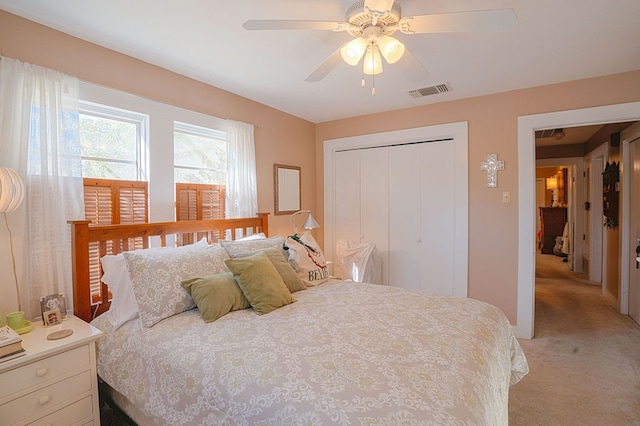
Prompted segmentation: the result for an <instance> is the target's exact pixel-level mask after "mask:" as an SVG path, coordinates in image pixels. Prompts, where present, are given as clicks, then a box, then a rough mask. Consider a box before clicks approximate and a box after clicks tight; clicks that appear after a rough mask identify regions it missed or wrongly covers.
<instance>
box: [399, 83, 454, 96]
mask: <svg viewBox="0 0 640 426" xmlns="http://www.w3.org/2000/svg"><path fill="white" fill-rule="evenodd" d="M450 91H451V85H450V84H449V83H442V84H436V85H435V86H429V87H423V88H422V89H415V90H409V91H408V92H407V94H408V95H409V96H411V97H412V98H421V97H423V96H429V95H437V94H438V93H445V92H450Z"/></svg>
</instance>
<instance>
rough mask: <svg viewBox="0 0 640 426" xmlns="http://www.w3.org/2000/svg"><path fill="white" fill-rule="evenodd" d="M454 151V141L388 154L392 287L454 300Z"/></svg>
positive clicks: (423, 145) (398, 147)
mask: <svg viewBox="0 0 640 426" xmlns="http://www.w3.org/2000/svg"><path fill="white" fill-rule="evenodd" d="M453 156H454V147H453V144H452V143H451V142H450V141H439V142H425V143H417V144H411V145H404V146H397V147H393V148H391V149H390V151H389V196H390V198H389V209H390V215H389V224H390V227H389V252H390V255H389V282H390V284H391V285H395V286H398V287H404V288H410V289H416V290H423V291H428V292H432V293H439V294H447V295H452V294H454V287H453V284H454V282H453V272H454V271H453V267H454V266H453V265H454V231H455V230H454V224H455V222H454V221H455V215H454V212H455V203H454V194H455V191H454V189H455V188H454V183H455V182H454V168H453V164H454V163H453V161H454V157H453Z"/></svg>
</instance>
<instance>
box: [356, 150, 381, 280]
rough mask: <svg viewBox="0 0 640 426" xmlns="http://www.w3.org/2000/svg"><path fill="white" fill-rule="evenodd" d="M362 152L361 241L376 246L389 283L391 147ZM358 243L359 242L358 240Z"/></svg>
mask: <svg viewBox="0 0 640 426" xmlns="http://www.w3.org/2000/svg"><path fill="white" fill-rule="evenodd" d="M359 152H360V242H368V243H374V244H375V245H376V250H377V251H378V253H379V254H380V257H381V259H382V271H381V276H382V282H381V284H388V283H389V148H388V147H381V148H369V149H362V150H360V151H359ZM356 241H358V240H356Z"/></svg>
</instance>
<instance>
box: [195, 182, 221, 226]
mask: <svg viewBox="0 0 640 426" xmlns="http://www.w3.org/2000/svg"><path fill="white" fill-rule="evenodd" d="M224 189H225V187H224V185H208V187H203V188H201V190H200V194H201V195H200V199H201V200H202V213H201V216H202V219H224V196H225V192H224Z"/></svg>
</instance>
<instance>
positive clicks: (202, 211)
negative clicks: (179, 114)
mask: <svg viewBox="0 0 640 426" xmlns="http://www.w3.org/2000/svg"><path fill="white" fill-rule="evenodd" d="M174 179H175V182H176V220H203V219H223V218H224V210H225V204H224V203H225V183H226V180H227V142H226V135H225V133H224V132H221V131H217V130H212V129H207V128H204V127H199V126H194V125H190V124H185V123H179V122H176V123H175V124H174Z"/></svg>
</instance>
